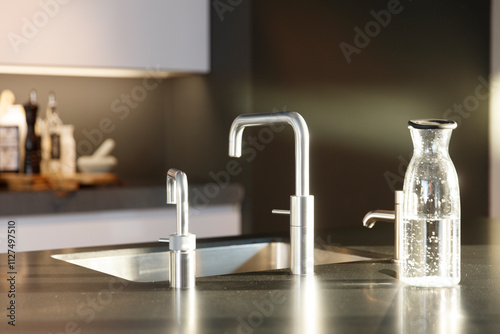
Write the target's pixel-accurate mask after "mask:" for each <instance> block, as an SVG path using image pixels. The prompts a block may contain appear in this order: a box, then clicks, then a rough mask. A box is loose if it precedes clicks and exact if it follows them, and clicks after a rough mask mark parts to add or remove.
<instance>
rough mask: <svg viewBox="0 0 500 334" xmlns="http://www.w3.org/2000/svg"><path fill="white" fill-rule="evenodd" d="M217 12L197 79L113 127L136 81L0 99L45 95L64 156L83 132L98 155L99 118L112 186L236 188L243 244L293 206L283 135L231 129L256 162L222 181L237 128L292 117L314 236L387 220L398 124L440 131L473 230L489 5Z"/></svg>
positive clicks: (3, 84) (403, 161)
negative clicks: (182, 179)
mask: <svg viewBox="0 0 500 334" xmlns="http://www.w3.org/2000/svg"><path fill="white" fill-rule="evenodd" d="M217 3H219V4H220V2H217V1H213V2H212V3H211V4H212V6H211V22H212V23H211V36H212V39H211V43H212V44H211V62H212V70H211V73H210V74H208V75H204V76H201V75H200V76H189V77H180V78H171V79H166V80H163V81H162V82H159V83H158V86H157V88H155V89H154V90H151V91H148V94H147V96H145V97H144V99H142V100H141V101H134V102H137V103H135V104H134V107H129V112H128V113H127V116H126V117H125V116H124V113H121V112H116V109H114V108H113V103H114V102H115V101H116V99H121V98H122V96H123V94H125V95H127V94H130V92H131V91H132V89H134V87H136V86H137V85H141V84H142V80H139V79H102V78H68V77H46V76H22V75H1V76H0V89H6V88H9V89H12V90H13V91H14V92H15V94H16V96H17V98H18V102H19V103H23V102H25V101H26V100H27V98H28V94H29V91H30V89H32V88H36V89H37V90H38V93H39V97H40V106H41V107H42V108H45V106H46V101H47V95H48V93H49V91H52V90H53V91H55V92H56V97H57V99H58V101H59V110H60V114H61V118H62V119H63V121H64V122H65V123H72V124H75V127H76V131H75V138H76V142H77V145H78V143H79V142H80V143H81V142H83V141H91V138H92V137H91V138H89V134H93V135H95V136H94V137H93V138H94V139H95V141H96V145H94V146H96V147H97V142H98V139H100V137H99V135H98V132H97V130H99V127H100V122H101V120H102V119H103V118H107V119H109V120H111V122H112V124H113V125H114V128H113V130H112V131H108V133H102V135H103V138H107V137H112V138H115V139H116V141H117V146H116V148H115V151H114V155H115V156H117V158H118V159H119V166H118V167H117V168H116V172H117V173H118V174H119V176H120V177H121V178H122V179H123V180H124V181H125V184H126V185H127V186H140V185H152V184H154V185H162V184H164V179H165V171H166V170H167V169H168V168H169V167H176V168H179V169H182V170H184V171H186V173H187V174H188V177H189V179H190V183H200V184H207V185H208V186H207V187H206V188H205V191H206V192H207V194H209V195H211V194H214V193H215V192H217V189H218V188H217V187H219V188H220V187H224V186H225V184H226V183H227V182H238V183H241V184H243V185H244V186H245V188H246V198H245V202H244V206H243V208H244V209H243V210H244V218H243V219H244V221H243V231H244V232H245V233H251V232H252V233H254V232H255V233H260V232H262V233H264V232H271V231H288V219H287V217H283V216H272V214H271V209H273V208H283V209H286V208H288V206H289V196H290V195H292V194H294V193H295V185H294V172H295V171H294V155H293V152H294V149H293V132H292V130H291V129H284V130H282V131H279V132H268V131H261V129H260V128H254V129H249V130H245V134H244V138H245V140H246V141H247V145H248V146H247V148H252V149H253V152H254V153H255V154H252V155H251V156H247V159H239V160H238V164H239V167H240V168H238V169H237V170H235V171H234V170H233V171H228V167H227V166H228V163H229V162H230V161H232V160H233V159H232V158H229V157H228V156H227V145H228V143H227V138H228V131H229V126H230V124H231V122H232V120H233V119H234V117H236V116H237V115H239V114H242V113H249V112H258V113H264V112H266V113H267V112H273V111H283V110H288V111H297V112H299V113H301V114H302V115H303V117H304V118H305V119H306V121H307V123H308V125H309V130H310V133H311V194H313V195H315V196H316V225H317V226H318V228H323V227H332V226H354V225H359V224H361V219H362V217H363V215H364V214H365V213H366V212H367V211H369V210H372V209H391V208H392V206H393V191H394V190H395V189H401V188H402V185H403V182H402V180H403V176H404V171H405V170H406V165H407V163H408V161H409V159H410V156H411V152H412V147H413V146H412V143H411V139H410V136H409V131H408V129H407V122H408V120H409V119H417V118H451V119H454V120H456V121H457V122H458V123H459V127H458V129H457V130H456V131H455V132H454V134H453V137H452V140H451V144H450V154H451V157H452V159H453V161H454V163H455V166H456V169H457V171H458V174H459V178H460V183H461V194H462V214H463V218H464V220H463V221H464V223H466V222H467V219H469V218H475V217H484V216H487V207H488V201H487V198H488V197H487V192H488V142H487V140H488V96H487V95H488V94H487V93H488V92H487V90H488V87H487V85H488V80H489V78H488V76H489V36H490V33H489V29H490V17H489V15H490V2H489V1H482V0H481V1H474V0H459V1H439V2H435V1H418V2H417V1H395V0H391V1H380V0H376V1H324V0H323V1H321V0H313V1H293V2H290V1H284V0H273V1H264V0H253V1H231V2H229V1H222V3H224V4H225V6H222V7H221V6H220V5H217ZM158 39H159V42H161V34H159V36H158ZM114 106H115V107H116V104H115V105H114ZM96 129H97V130H96ZM94 130H96V131H94ZM101 132H102V131H101ZM252 138H253V139H252ZM250 158H251V159H250ZM230 172H231V173H230ZM228 175H229V177H227V176H228Z"/></svg>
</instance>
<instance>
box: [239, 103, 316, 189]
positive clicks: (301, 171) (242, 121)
mask: <svg viewBox="0 0 500 334" xmlns="http://www.w3.org/2000/svg"><path fill="white" fill-rule="evenodd" d="M279 123H285V124H289V125H291V126H292V128H293V131H294V133H295V184H296V189H295V194H296V195H297V196H307V195H309V129H308V128H307V124H306V121H305V120H304V118H302V116H301V115H300V114H298V113H296V112H276V113H269V114H244V115H240V116H238V117H236V118H235V120H234V121H233V124H232V125H231V129H230V130H229V156H231V157H241V146H242V139H243V130H245V128H246V127H247V126H259V125H271V124H279Z"/></svg>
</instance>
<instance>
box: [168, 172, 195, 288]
mask: <svg viewBox="0 0 500 334" xmlns="http://www.w3.org/2000/svg"><path fill="white" fill-rule="evenodd" d="M166 188H167V204H177V233H175V234H171V235H170V238H169V240H166V239H160V242H166V241H168V242H169V249H170V268H169V280H170V286H171V287H172V288H175V289H187V288H192V287H194V285H195V273H196V235H195V234H192V233H189V228H188V226H189V203H188V181H187V176H186V174H185V173H184V172H181V171H180V170H177V169H175V168H170V169H169V170H168V172H167V184H166Z"/></svg>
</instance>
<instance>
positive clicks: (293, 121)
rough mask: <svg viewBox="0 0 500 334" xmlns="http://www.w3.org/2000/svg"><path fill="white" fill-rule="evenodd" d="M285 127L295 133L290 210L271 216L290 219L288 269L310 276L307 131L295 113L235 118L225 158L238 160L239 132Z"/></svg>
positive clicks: (311, 205) (310, 200)
mask: <svg viewBox="0 0 500 334" xmlns="http://www.w3.org/2000/svg"><path fill="white" fill-rule="evenodd" d="M276 123H285V124H289V125H291V126H292V128H293V130H294V132H295V184H296V190H295V193H296V195H295V196H290V210H274V211H273V212H274V213H280V214H289V215H290V269H291V270H292V273H293V274H296V275H310V274H313V273H314V196H311V195H309V130H308V129H307V124H306V121H304V119H303V118H302V116H300V115H299V114H298V113H296V112H277V113H271V114H246V115H240V116H238V117H236V119H235V120H234V121H233V124H232V125H231V129H230V131H229V155H230V156H232V157H240V156H241V145H242V137H243V130H244V129H245V127H247V126H258V125H273V124H276Z"/></svg>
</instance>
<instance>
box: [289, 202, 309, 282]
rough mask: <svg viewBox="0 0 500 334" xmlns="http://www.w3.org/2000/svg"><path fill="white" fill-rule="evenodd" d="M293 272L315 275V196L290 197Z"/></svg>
mask: <svg viewBox="0 0 500 334" xmlns="http://www.w3.org/2000/svg"><path fill="white" fill-rule="evenodd" d="M290 248H291V270H292V273H293V274H295V275H310V274H314V196H312V195H306V196H290Z"/></svg>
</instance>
